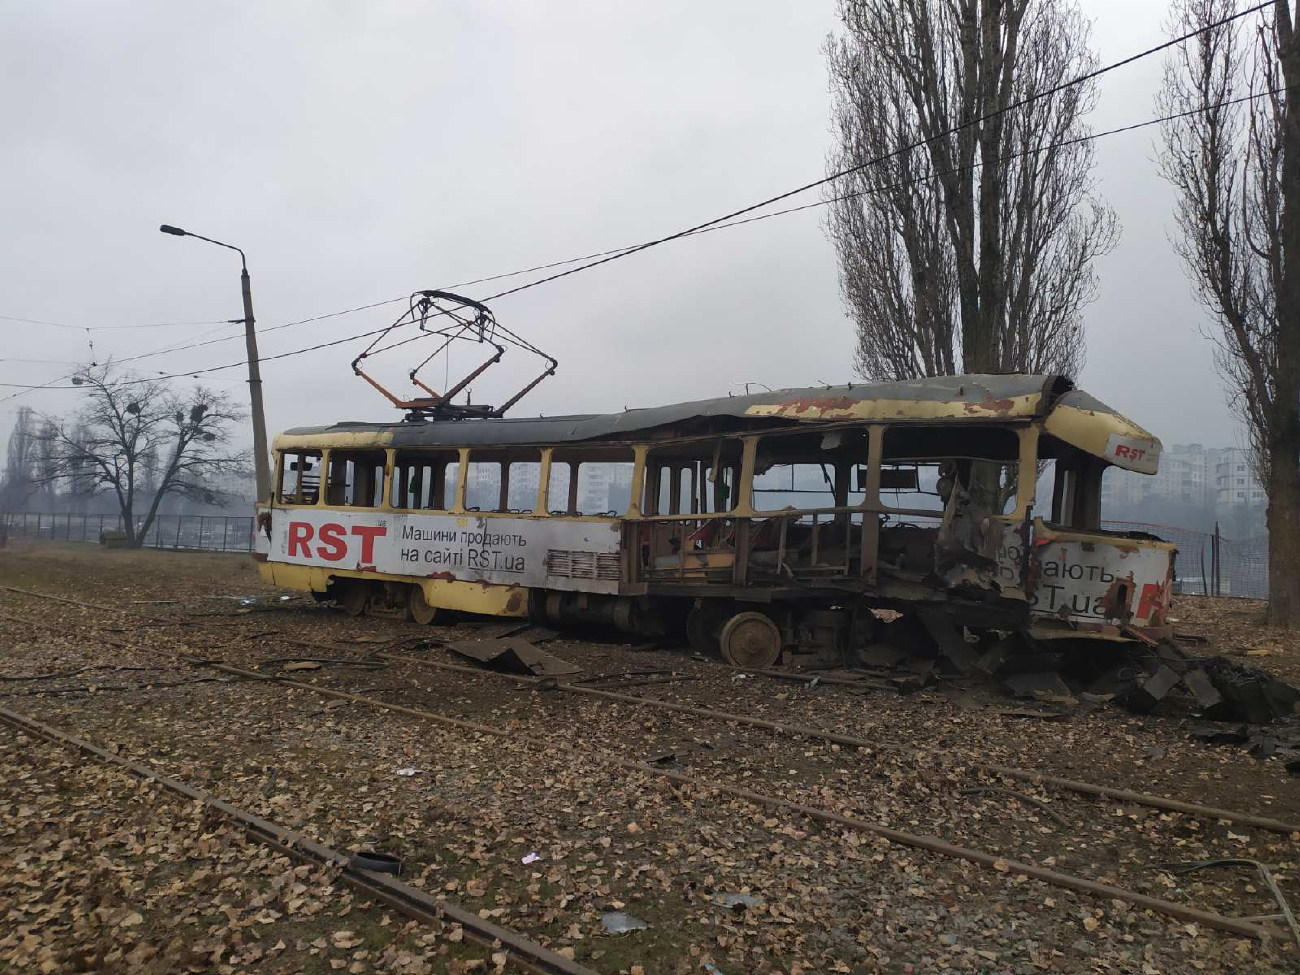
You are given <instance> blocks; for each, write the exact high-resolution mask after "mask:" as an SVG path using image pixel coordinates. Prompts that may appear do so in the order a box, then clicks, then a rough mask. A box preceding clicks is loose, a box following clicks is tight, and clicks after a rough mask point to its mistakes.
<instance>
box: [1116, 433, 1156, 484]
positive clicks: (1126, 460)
mask: <svg viewBox="0 0 1300 975" xmlns="http://www.w3.org/2000/svg"><path fill="white" fill-rule="evenodd" d="M1106 457H1108V458H1109V459H1111V460H1112V461H1114V462H1115V463H1116V464H1118V465H1119V466H1120V467H1125V468H1127V469H1128V470H1130V471H1138V472H1139V473H1141V474H1154V473H1155V472H1156V468H1157V467H1159V466H1160V441H1159V440H1148V439H1145V438H1143V437H1126V436H1123V435H1122V434H1118V433H1112V434H1111V435H1110V436H1109V437H1108V438H1107V440H1106Z"/></svg>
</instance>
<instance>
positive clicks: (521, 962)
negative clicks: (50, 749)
mask: <svg viewBox="0 0 1300 975" xmlns="http://www.w3.org/2000/svg"><path fill="white" fill-rule="evenodd" d="M0 722H4V723H5V724H7V725H9V726H10V727H12V728H14V729H16V730H18V731H21V732H24V733H25V734H29V735H33V736H35V737H38V738H43V739H45V740H46V741H49V742H51V743H54V744H57V745H62V746H64V747H66V748H72V749H76V750H77V751H80V752H82V753H84V754H87V755H91V756H93V757H95V758H97V759H99V760H100V761H101V762H105V763H107V764H111V765H117V766H119V767H121V768H124V769H126V770H127V771H129V772H131V773H132V774H134V775H137V776H139V777H140V778H142V779H145V780H147V781H150V782H154V783H157V784H158V785H160V786H162V787H163V788H164V789H166V790H167V791H169V792H173V793H175V794H177V795H179V796H183V797H184V798H186V799H189V800H191V801H195V802H201V803H203V804H204V805H205V806H207V807H208V808H209V809H212V810H213V811H215V812H217V813H219V814H220V815H221V816H223V817H224V818H226V819H227V820H230V821H232V822H234V823H235V824H237V825H238V826H240V827H241V828H242V829H243V830H244V832H245V833H246V834H247V835H248V836H250V837H252V838H253V839H255V840H257V841H258V842H261V843H264V844H266V845H267V846H270V847H271V848H273V849H275V850H276V851H277V852H280V853H284V854H287V855H289V856H292V857H294V858H296V859H298V860H302V861H305V862H309V863H316V864H319V865H322V866H327V867H336V868H338V869H339V870H340V871H341V873H342V877H343V879H344V880H345V881H346V882H347V883H348V884H349V885H350V886H352V887H354V888H356V889H358V890H361V891H363V892H364V893H366V894H367V895H370V896H373V897H375V898H376V899H378V900H381V901H383V902H384V903H385V904H387V905H388V906H390V907H392V908H393V909H394V910H397V911H400V912H401V913H402V914H404V915H406V916H407V917H409V918H411V919H413V920H416V921H421V922H425V923H427V922H429V921H431V920H435V919H440V920H443V921H451V922H453V923H456V924H459V925H460V926H461V928H462V929H464V931H465V933H466V936H467V937H469V938H470V939H471V940H473V941H475V942H476V943H478V944H479V945H480V946H481V947H483V948H485V949H487V950H489V951H491V950H493V948H494V946H495V944H496V943H497V942H499V943H500V944H501V946H502V947H503V948H504V949H505V951H506V955H507V959H508V962H509V963H511V964H513V965H515V967H517V968H520V969H522V970H524V971H526V972H535V973H539V975H596V972H595V971H594V970H593V969H590V968H588V967H587V966H585V965H581V964H579V963H578V962H576V961H573V960H571V959H568V958H565V957H564V956H563V955H559V954H556V953H555V952H554V951H552V950H551V949H549V948H547V947H545V946H543V945H540V944H538V943H537V942H535V941H533V940H531V939H530V938H526V937H524V936H523V935H521V934H518V933H517V932H514V931H510V930H508V929H507V928H503V927H501V926H500V925H497V924H493V923H492V922H490V921H488V920H486V919H484V918H481V917H479V916H478V915H477V914H476V913H474V912H473V911H468V910H466V909H465V908H462V907H457V906H456V905H455V904H451V903H448V902H447V901H445V900H439V899H437V898H435V897H434V896H432V895H431V894H429V893H427V892H426V891H423V890H420V889H419V888H417V887H412V886H411V885H410V884H407V883H403V882H402V881H400V880H398V879H396V878H394V877H391V876H389V875H387V874H382V873H374V872H372V871H369V870H362V869H360V868H359V867H354V866H353V865H352V862H351V858H350V857H349V856H347V855H346V854H343V853H340V852H339V851H338V850H335V849H333V848H332V847H329V846H326V845H325V844H323V843H318V842H316V841H315V840H312V839H309V838H308V837H306V836H303V835H302V834H301V833H297V832H294V831H292V830H288V829H285V828H284V827H282V826H278V825H276V824H275V823H273V822H271V821H270V820H268V819H263V818H262V817H261V816H257V815H254V814H253V813H250V812H248V811H247V810H245V809H241V808H239V807H238V806H234V805H231V804H230V803H228V802H226V801H225V800H223V799H219V798H217V797H216V796H213V795H210V794H208V793H206V792H204V791H203V790H201V789H196V788H195V787H193V786H191V785H189V784H187V783H185V782H181V781H180V780H178V779H173V778H170V777H168V776H165V775H162V774H160V773H159V772H157V771H156V770H155V769H152V768H150V767H149V766H148V765H144V764H143V763H140V762H135V761H132V760H131V759H128V758H123V757H122V756H120V755H114V754H113V753H112V752H109V751H107V750H105V749H103V748H100V747H99V746H97V745H94V744H91V743H90V742H88V741H86V740H84V739H82V738H77V737H76V736H74V735H70V734H68V733H67V732H65V731H61V730H60V729H58V728H55V727H53V726H51V725H48V724H44V723H42V722H40V721H37V720H35V719H34V718H30V717H28V716H27V715H24V714H19V713H18V712H16V711H10V710H8V709H7V708H0Z"/></svg>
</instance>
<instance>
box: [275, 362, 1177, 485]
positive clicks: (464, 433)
mask: <svg viewBox="0 0 1300 975" xmlns="http://www.w3.org/2000/svg"><path fill="white" fill-rule="evenodd" d="M1032 419H1047V420H1048V421H1049V422H1048V424H1047V429H1048V431H1049V432H1050V433H1052V434H1054V435H1055V436H1057V437H1059V438H1060V439H1063V440H1065V441H1066V442H1068V443H1072V444H1074V445H1075V446H1077V447H1079V448H1080V449H1081V450H1084V451H1086V452H1088V453H1092V454H1095V455H1096V456H1099V457H1104V458H1105V459H1106V460H1108V461H1110V462H1112V463H1118V464H1119V465H1120V466H1131V465H1129V464H1126V463H1124V462H1123V460H1122V458H1121V459H1118V460H1117V459H1116V457H1115V456H1114V455H1113V453H1114V452H1113V450H1110V451H1108V450H1107V443H1108V440H1109V439H1110V438H1111V435H1116V436H1120V437H1127V438H1129V439H1138V440H1144V441H1150V442H1152V443H1153V444H1154V453H1156V454H1158V452H1159V441H1158V440H1156V438H1155V437H1153V436H1152V435H1151V434H1150V433H1147V432H1146V431H1145V430H1143V429H1142V428H1141V427H1139V426H1137V425H1136V424H1134V423H1133V422H1132V421H1130V420H1128V419H1127V418H1125V417H1123V416H1122V415H1120V414H1119V413H1118V412H1116V411H1115V410H1113V409H1111V408H1110V407H1109V406H1106V405H1105V404H1104V403H1102V402H1100V401H1099V400H1097V399H1096V398H1095V397H1093V396H1090V395H1089V394H1087V393H1085V392H1083V391H1082V390H1076V389H1074V388H1073V383H1072V382H1071V381H1070V380H1069V379H1068V378H1066V377H1063V376H1047V375H1021V374H1008V375H965V376H935V377H930V378H925V379H912V380H903V381H899V382H877V383H849V384H846V385H842V386H816V387H810V388H805V389H778V390H771V391H764V392H761V393H754V394H750V395H745V396H723V397H718V398H715V399H705V400H696V401H694V402H687V403H673V404H670V405H667V406H653V407H646V408H641V409H629V410H624V411H623V412H621V413H584V414H573V415H568V416H553V417H503V418H499V419H483V418H472V419H462V420H423V421H403V422H396V423H366V422H356V421H345V422H341V423H335V424H333V425H331V426H318V427H295V428H293V429H290V430H286V431H285V432H284V433H282V434H281V435H280V436H278V437H277V438H276V442H275V443H276V447H277V448H280V449H285V448H289V447H322V446H349V447H354V448H356V447H363V446H367V445H369V446H393V447H437V446H447V447H453V446H454V447H481V446H512V445H523V444H542V445H546V444H562V443H577V442H591V441H595V442H600V441H616V442H617V441H626V440H631V439H635V438H636V436H637V435H641V434H645V433H648V432H650V431H654V430H659V429H661V428H666V427H682V426H693V425H699V426H700V427H702V428H706V429H722V428H725V429H730V430H735V431H738V432H739V431H744V430H746V429H753V430H761V429H765V428H766V429H770V428H773V427H781V426H792V425H801V424H805V423H806V424H814V423H818V422H821V423H832V422H844V421H852V420H875V421H886V422H893V423H908V422H923V421H930V422H933V421H942V420H976V421H978V420H984V421H998V420H1003V421H1017V420H1021V421H1025V420H1032ZM711 420H712V421H721V422H715V423H713V424H710V423H709V422H708V421H711ZM728 421H730V422H728ZM683 432H684V433H685V432H687V431H683ZM698 432H704V430H703V429H701V430H700V431H698ZM1144 466H1146V465H1142V466H1139V467H1134V468H1133V469H1138V470H1140V469H1143V467H1144ZM1152 472H1154V468H1153V470H1152Z"/></svg>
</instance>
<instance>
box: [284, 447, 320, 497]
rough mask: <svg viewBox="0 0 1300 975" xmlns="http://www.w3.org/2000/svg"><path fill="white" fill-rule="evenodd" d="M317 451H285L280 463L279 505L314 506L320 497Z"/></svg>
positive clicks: (318, 452)
mask: <svg viewBox="0 0 1300 975" xmlns="http://www.w3.org/2000/svg"><path fill="white" fill-rule="evenodd" d="M320 459H321V453H320V451H319V450H299V451H292V452H289V451H286V452H285V454H284V455H283V459H282V461H281V470H280V503H281V504H315V503H316V499H317V498H319V497H320Z"/></svg>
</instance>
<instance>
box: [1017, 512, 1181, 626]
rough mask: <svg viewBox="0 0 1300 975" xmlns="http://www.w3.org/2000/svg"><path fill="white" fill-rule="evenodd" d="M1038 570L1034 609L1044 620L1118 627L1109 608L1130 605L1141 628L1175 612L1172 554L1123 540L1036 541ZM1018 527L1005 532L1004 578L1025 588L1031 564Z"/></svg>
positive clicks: (1034, 550) (1033, 551) (1032, 596)
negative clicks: (1023, 570) (1023, 569)
mask: <svg viewBox="0 0 1300 975" xmlns="http://www.w3.org/2000/svg"><path fill="white" fill-rule="evenodd" d="M1030 550H1031V556H1032V558H1033V560H1034V562H1035V563H1036V568H1031V572H1032V573H1033V577H1034V581H1035V585H1034V590H1033V592H1031V593H1029V594H1028V595H1029V606H1030V609H1031V611H1032V612H1033V613H1035V614H1036V615H1039V616H1051V617H1054V618H1056V619H1067V620H1076V621H1080V622H1087V623H1106V622H1109V623H1115V622H1118V621H1117V620H1116V619H1115V617H1114V615H1113V614H1112V615H1111V616H1110V617H1109V618H1108V617H1107V615H1106V609H1105V606H1106V605H1112V604H1114V603H1115V601H1116V600H1118V601H1119V602H1120V603H1126V605H1127V606H1128V608H1129V612H1130V613H1131V614H1132V618H1131V619H1130V620H1129V622H1131V623H1133V624H1135V625H1138V626H1147V625H1151V624H1152V622H1153V617H1155V622H1156V623H1157V624H1158V623H1160V622H1163V620H1164V618H1165V616H1166V614H1167V612H1168V608H1169V597H1170V587H1169V553H1168V552H1167V551H1164V550H1162V549H1153V548H1144V547H1141V546H1138V545H1134V544H1133V543H1131V542H1130V543H1128V544H1125V543H1124V542H1122V541H1116V542H1107V541H1105V540H1104V539H1103V538H1102V536H1098V537H1097V540H1096V541H1055V540H1050V539H1043V540H1039V541H1031V542H1030ZM1024 555H1025V551H1024V544H1023V542H1022V540H1021V535H1020V530H1019V528H1018V527H1017V526H1011V525H1008V526H1006V528H1005V529H1004V531H1003V537H1002V547H1001V548H1000V549H999V550H998V569H999V576H1000V578H1001V581H1002V583H1003V585H1005V586H1019V584H1020V577H1021V567H1022V566H1023V565H1024V564H1025V560H1024Z"/></svg>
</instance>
